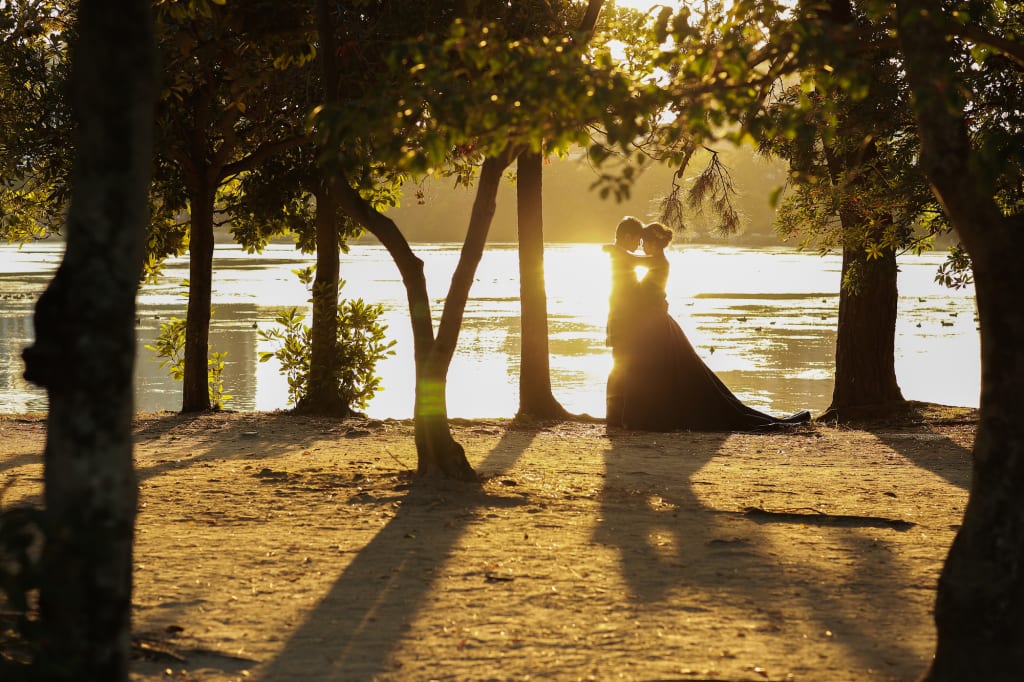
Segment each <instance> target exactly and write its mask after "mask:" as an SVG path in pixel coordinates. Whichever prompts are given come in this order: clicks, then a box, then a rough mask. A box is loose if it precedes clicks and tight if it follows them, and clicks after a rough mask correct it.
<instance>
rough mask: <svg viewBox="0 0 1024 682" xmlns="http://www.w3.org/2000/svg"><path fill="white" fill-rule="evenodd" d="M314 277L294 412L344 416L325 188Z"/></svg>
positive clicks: (334, 255)
mask: <svg viewBox="0 0 1024 682" xmlns="http://www.w3.org/2000/svg"><path fill="white" fill-rule="evenodd" d="M316 211H317V213H316V279H315V280H314V281H313V325H312V328H311V336H312V348H311V349H310V362H309V385H308V387H307V389H306V395H305V396H304V397H303V399H302V400H300V401H299V404H298V405H296V411H297V412H301V413H303V414H319V415H330V416H336V417H344V416H347V415H348V414H350V406H349V405H348V403H347V402H345V401H344V400H342V398H341V394H340V393H339V391H338V382H337V381H336V380H335V375H336V372H337V368H338V281H339V277H340V274H339V273H340V259H339V258H338V222H337V210H336V209H335V202H334V197H333V196H332V195H331V192H330V189H329V188H327V187H325V188H324V189H322V190H321V191H320V192H318V193H317V196H316Z"/></svg>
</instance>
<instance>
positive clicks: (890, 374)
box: [820, 0, 904, 419]
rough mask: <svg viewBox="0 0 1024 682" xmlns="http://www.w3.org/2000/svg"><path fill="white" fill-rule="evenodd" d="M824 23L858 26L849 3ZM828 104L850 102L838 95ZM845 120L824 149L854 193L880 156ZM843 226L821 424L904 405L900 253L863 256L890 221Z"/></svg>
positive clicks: (843, 217) (835, 179) (833, 5)
mask: <svg viewBox="0 0 1024 682" xmlns="http://www.w3.org/2000/svg"><path fill="white" fill-rule="evenodd" d="M822 15H823V16H824V17H826V18H827V19H828V20H829V21H831V22H834V24H835V25H837V26H847V27H848V26H852V25H853V23H854V15H853V5H852V3H851V2H850V1H849V0H830V2H829V4H828V9H827V10H825V11H823V12H822ZM831 96H833V97H839V98H846V97H845V95H844V94H842V93H839V92H833V93H831ZM846 99H848V98H846ZM849 104H850V103H849V102H847V106H848V107H849ZM846 116H847V117H852V120H851V119H850V118H847V119H844V120H841V121H840V122H839V124H838V126H837V133H838V134H837V136H836V138H837V139H836V140H835V141H833V142H832V143H830V144H829V143H826V144H824V145H823V148H824V155H825V159H826V163H827V166H828V170H829V176H830V180H831V182H832V185H833V186H834V187H836V188H842V185H843V183H848V184H849V185H851V186H852V187H853V188H854V189H856V187H857V186H858V185H860V186H863V185H864V182H863V175H862V173H863V172H865V171H864V169H866V168H870V166H871V161H872V160H873V159H875V158H876V157H877V155H878V154H877V149H876V147H875V143H874V142H873V141H872V142H869V143H866V144H865V143H863V142H861V140H862V139H863V137H864V133H863V128H862V126H861V125H860V122H859V121H858V120H857V118H856V116H855V115H854V114H853V113H850V112H849V111H848V112H847V114H846ZM837 150H839V151H837ZM863 192H864V190H861V193H863ZM839 219H840V222H841V226H842V232H843V266H842V278H843V279H842V282H843V284H842V287H841V288H840V291H839V327H838V330H837V335H836V369H835V386H834V388H833V391H832V404H831V405H830V406H829V408H828V410H826V411H825V413H824V414H823V415H821V417H820V418H821V419H830V418H839V419H843V418H845V417H848V416H849V417H856V416H858V415H859V414H862V413H863V411H864V410H865V409H867V408H879V407H882V408H886V409H891V408H892V406H894V405H898V404H901V403H903V402H904V400H903V393H902V392H901V391H900V387H899V383H898V382H897V380H896V358H895V337H896V311H897V304H898V302H899V291H898V288H897V268H896V253H895V251H893V250H892V249H884V250H882V255H881V256H880V257H878V258H869V257H868V255H867V251H866V248H865V247H866V246H867V245H868V244H870V243H871V242H872V241H875V242H881V241H883V239H882V238H883V236H884V233H885V228H886V227H887V226H888V225H891V220H888V221H887V223H888V224H882V219H880V218H879V219H876V220H878V222H877V223H873V222H872V220H871V217H870V216H868V215H865V214H864V213H863V212H862V211H859V210H856V209H854V208H852V207H851V206H850V205H849V204H847V205H846V206H844V207H841V208H840V210H839Z"/></svg>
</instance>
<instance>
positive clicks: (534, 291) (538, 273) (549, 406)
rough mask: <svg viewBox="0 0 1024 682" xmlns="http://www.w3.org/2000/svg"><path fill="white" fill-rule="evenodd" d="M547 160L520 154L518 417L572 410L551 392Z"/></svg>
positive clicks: (561, 414)
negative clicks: (546, 281) (546, 287)
mask: <svg viewBox="0 0 1024 682" xmlns="http://www.w3.org/2000/svg"><path fill="white" fill-rule="evenodd" d="M543 162H544V159H543V157H541V155H540V154H539V153H536V152H525V153H523V154H522V155H520V157H519V159H518V161H517V165H518V177H517V179H516V209H517V213H518V220H519V303H520V306H521V313H520V320H521V325H522V334H521V339H522V341H521V347H520V353H519V412H518V414H517V415H516V416H517V417H530V418H533V419H565V418H566V417H568V416H569V413H568V412H567V411H566V409H565V408H564V407H562V406H561V405H560V404H559V402H558V401H557V400H556V399H555V396H554V395H553V394H552V392H551V368H550V354H549V349H548V299H547V292H546V291H545V290H544V217H543V182H542V181H543Z"/></svg>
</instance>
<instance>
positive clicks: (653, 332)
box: [621, 223, 811, 431]
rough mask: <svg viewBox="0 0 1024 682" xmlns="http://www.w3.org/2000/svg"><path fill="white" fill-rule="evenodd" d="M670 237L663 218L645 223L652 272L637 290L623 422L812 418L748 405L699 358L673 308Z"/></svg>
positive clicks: (741, 423) (727, 425)
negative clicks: (670, 302) (667, 254)
mask: <svg viewBox="0 0 1024 682" xmlns="http://www.w3.org/2000/svg"><path fill="white" fill-rule="evenodd" d="M671 240H672V231H671V230H670V229H668V228H667V227H665V226H664V225H662V224H661V223H650V224H648V225H647V226H645V227H644V230H643V250H644V253H645V254H646V255H647V257H646V258H644V259H643V261H642V262H643V265H644V266H645V267H646V268H647V274H646V275H644V277H643V279H642V280H640V282H639V283H638V285H637V286H636V288H635V289H634V297H635V298H634V300H633V306H635V307H634V311H633V312H634V314H633V315H632V316H631V317H632V319H634V320H635V321H636V327H635V329H634V332H635V334H636V336H634V338H633V339H632V343H631V344H630V352H631V353H632V354H633V357H632V359H631V362H630V371H629V375H628V376H627V377H625V385H624V387H623V406H622V421H621V423H622V424H623V426H625V427H626V428H629V429H639V430H644V431H671V430H675V429H689V430H693V431H737V430H755V429H761V428H766V427H772V426H777V425H783V424H799V423H802V422H806V421H809V420H810V418H811V415H810V413H809V412H807V411H802V412H797V413H796V414H792V415H789V416H787V417H773V416H771V415H769V414H765V413H763V412H759V411H757V410H755V409H754V408H752V407H748V406H746V405H744V404H743V403H742V402H740V400H739V399H738V398H737V397H736V396H735V395H733V394H732V391H730V390H729V389H728V388H727V387H726V386H725V384H723V383H722V381H721V380H720V379H719V378H718V377H717V376H716V375H715V373H714V372H712V371H711V370H710V369H709V368H708V366H707V365H705V364H704V361H703V360H701V359H700V356H698V355H697V352H696V351H695V350H694V348H693V346H692V345H691V344H690V341H689V339H687V338H686V334H684V333H683V330H682V328H680V326H679V325H678V324H677V323H676V321H675V320H674V319H672V316H671V315H669V313H668V301H667V299H666V297H665V286H666V284H667V283H668V275H669V263H668V259H667V258H666V257H665V247H666V246H668V244H669V242H670V241H671ZM638 260H639V259H638Z"/></svg>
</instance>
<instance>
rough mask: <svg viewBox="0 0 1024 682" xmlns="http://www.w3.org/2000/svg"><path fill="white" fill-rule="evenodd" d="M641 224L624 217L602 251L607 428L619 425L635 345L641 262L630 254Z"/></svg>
mask: <svg viewBox="0 0 1024 682" xmlns="http://www.w3.org/2000/svg"><path fill="white" fill-rule="evenodd" d="M643 229H644V225H643V223H641V222H640V221H639V220H637V219H636V218H634V217H633V216H626V217H624V218H623V219H622V220H621V221H619V224H618V226H617V227H616V228H615V243H614V244H611V245H606V246H605V247H604V250H605V251H606V252H608V255H609V256H611V259H612V286H611V294H610V295H609V297H608V328H607V332H606V336H605V345H607V346H609V347H610V348H611V349H612V371H611V373H610V374H609V375H608V389H607V393H606V396H605V407H606V412H605V414H606V416H605V423H606V424H607V425H608V426H623V424H622V406H623V395H624V392H623V384H624V382H625V380H626V378H627V377H628V376H629V373H630V362H631V360H632V358H633V352H632V348H633V346H634V345H635V344H634V339H633V334H632V332H633V330H634V329H635V328H636V324H635V321H634V320H633V319H632V313H633V298H634V293H635V291H636V287H637V277H636V266H637V265H638V264H639V261H640V260H641V259H642V257H641V256H636V255H634V254H632V253H630V251H635V250H636V249H637V248H639V246H640V238H641V235H642V233H643Z"/></svg>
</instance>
